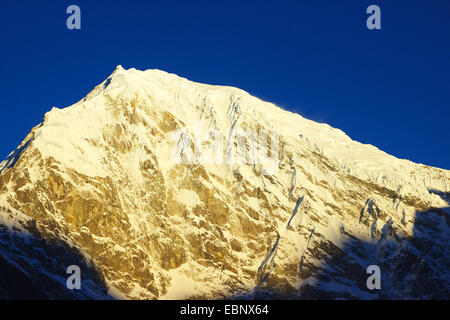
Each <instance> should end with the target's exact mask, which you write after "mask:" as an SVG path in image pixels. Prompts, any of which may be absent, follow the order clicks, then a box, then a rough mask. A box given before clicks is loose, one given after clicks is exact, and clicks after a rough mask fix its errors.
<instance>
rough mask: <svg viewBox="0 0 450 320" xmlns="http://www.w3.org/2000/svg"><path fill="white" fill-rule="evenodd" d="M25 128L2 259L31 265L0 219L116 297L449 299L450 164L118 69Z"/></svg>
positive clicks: (6, 168) (8, 191)
mask: <svg viewBox="0 0 450 320" xmlns="http://www.w3.org/2000/svg"><path fill="white" fill-rule="evenodd" d="M33 132H34V134H33V138H32V139H30V137H28V138H27V141H26V143H22V144H21V145H20V147H19V148H18V149H17V150H16V151H14V152H13V153H12V154H11V155H10V156H9V157H8V158H7V159H6V160H5V161H4V162H2V163H1V164H0V169H1V170H0V250H4V251H5V252H6V254H2V255H0V259H3V258H2V257H4V256H8V255H9V256H11V257H13V258H11V259H12V260H11V261H12V262H11V263H9V262H4V263H7V264H8V265H11V266H14V265H17V264H20V263H24V262H23V261H25V262H26V261H30V263H29V265H28V264H27V265H26V267H25V268H24V269H26V270H27V273H28V274H31V275H33V274H35V273H38V274H41V273H42V272H41V270H34V269H33V265H34V262H33V260H34V259H37V258H36V257H34V256H33V255H27V254H28V253H27V252H28V251H27V250H25V249H26V241H24V243H23V244H22V243H21V244H20V245H21V246H22V247H23V248H22V249H24V250H15V251H14V250H13V249H9V246H8V245H5V246H2V245H3V242H2V240H1V239H3V238H4V237H1V235H2V232H4V228H2V226H1V225H5V226H6V227H7V229H8V230H15V229H14V228H16V229H19V230H21V232H23V233H24V234H25V233H26V232H28V233H33V235H34V236H35V237H37V238H38V237H42V238H44V239H45V240H46V241H47V240H49V241H50V240H51V241H53V242H56V243H60V244H61V245H68V244H69V245H70V247H74V248H77V252H78V251H79V252H80V254H81V255H82V257H83V259H86V260H88V261H90V263H91V264H92V265H93V266H95V268H93V269H95V270H97V269H98V270H99V272H100V273H101V276H102V277H104V279H105V281H106V283H107V286H108V288H109V290H110V293H113V292H114V293H120V296H125V297H127V298H136V299H163V298H167V299H174V298H198V297H206V298H218V297H233V296H235V295H244V296H248V297H270V296H277V297H287V296H288V297H291V298H296V297H297V298H298V297H307V296H308V295H309V296H312V297H335V298H377V297H378V298H384V297H391V298H399V297H401V298H407V297H418V294H419V295H420V297H422V298H423V297H427V295H429V292H428V291H429V290H432V291H433V292H435V294H436V295H437V296H438V297H444V298H445V297H447V296H448V290H447V289H446V288H448V286H447V287H445V286H442V283H443V282H444V283H446V284H448V279H449V277H448V270H446V269H445V265H443V266H442V265H440V264H439V263H438V261H437V260H436V259H439V257H441V256H443V255H444V254H445V252H446V250H447V245H448V244H447V238H446V237H447V234H448V229H447V228H448V226H447V222H446V217H447V216H448V206H449V204H448V202H447V201H448V194H449V193H450V172H449V171H448V170H443V169H438V168H432V167H427V166H423V165H420V164H415V163H412V162H410V161H407V160H401V159H397V158H395V157H393V156H391V155H388V154H386V153H384V152H382V151H380V150H379V149H377V148H375V147H373V146H370V145H363V144H361V143H359V142H356V141H353V140H351V139H350V138H349V137H348V136H347V135H345V134H344V133H343V132H342V131H340V130H338V129H334V128H332V127H330V126H329V125H326V124H320V123H316V122H314V121H311V120H308V119H305V118H303V117H301V116H300V115H298V114H295V113H291V112H288V111H285V110H283V109H281V108H279V107H277V106H276V105H274V104H272V103H268V102H265V101H262V100H260V99H258V98H256V97H253V96H251V95H250V94H248V93H246V92H245V91H242V90H240V89H237V88H232V87H225V86H214V85H207V84H200V83H196V82H192V81H189V80H187V79H185V78H182V77H179V76H177V75H174V74H170V73H167V72H164V71H161V70H147V71H139V70H136V69H134V68H131V69H128V70H125V69H123V68H122V67H121V66H117V68H116V69H115V71H114V72H113V74H112V75H111V76H110V77H108V78H107V80H105V81H104V82H102V83H101V84H99V85H98V86H97V87H96V88H95V89H94V90H93V91H92V92H91V93H89V95H88V96H87V97H86V98H85V99H83V100H81V101H79V102H77V103H76V104H74V105H72V106H70V107H67V108H64V109H56V108H54V109H52V110H51V111H50V112H48V113H47V114H46V117H45V121H44V122H43V123H42V124H41V125H40V126H38V127H36V128H35V129H34V131H33ZM261 159H262V160H264V161H259V160H261ZM265 160H267V161H265ZM33 226H34V227H33ZM6 227H5V228H6ZM8 232H12V231H8ZM36 241H37V240H36ZM417 243H419V244H420V245H418V244H417ZM8 250H9V251H8ZM43 250H45V248H44V249H43ZM2 252H3V251H2ZM17 252H24V253H23V256H18V255H17ZM49 254H51V251H49ZM74 256H76V255H75V254H73V253H72V252H71V253H70V254H67V257H69V258H70V259H72V260H70V264H74V262H73V259H74ZM436 257H438V258H436ZM38 258H39V257H38ZM69 258H67V259H69ZM39 259H48V260H49V261H50V262H51V261H52V257H51V256H50V257H46V256H44V255H42V256H41V257H40V258H39ZM83 261H84V260H83ZM331 261H333V264H331V263H330V262H331ZM50 262H48V261H47V263H44V262H43V263H42V265H45V266H47V265H51V263H50ZM67 262H69V260H67ZM1 263H3V261H2V260H0V264H1ZM411 263H412V264H413V265H411ZM372 264H377V265H379V266H380V267H381V268H382V269H383V270H384V271H383V274H385V275H386V278H383V279H385V280H383V281H385V282H383V283H384V285H383V288H382V291H380V292H373V291H370V290H368V289H367V288H366V287H365V286H366V282H365V279H363V278H364V277H365V276H366V274H367V273H366V268H367V266H368V265H372ZM80 265H83V264H81V263H80ZM348 270H352V272H350V273H349V272H348ZM91 273H92V272H91ZM49 274H54V277H55V279H59V278H61V277H64V276H65V270H63V273H62V274H58V270H53V269H52V272H51V273H49ZM36 276H37V275H36ZM361 279H363V280H361ZM430 279H431V280H430ZM425 280H426V281H425ZM404 281H408V283H407V284H406V285H405V284H404ZM386 283H387V284H388V285H385V284H386ZM2 285H3V284H2V282H1V281H0V292H2V291H4V290H2V287H1V286H2ZM404 288H408V289H407V290H406V289H404ZM427 290H428V291H427ZM446 290H447V291H446ZM55 292H58V290H55ZM418 292H419V293H418ZM55 294H56V293H55ZM68 294H70V293H68ZM55 298H57V297H55Z"/></svg>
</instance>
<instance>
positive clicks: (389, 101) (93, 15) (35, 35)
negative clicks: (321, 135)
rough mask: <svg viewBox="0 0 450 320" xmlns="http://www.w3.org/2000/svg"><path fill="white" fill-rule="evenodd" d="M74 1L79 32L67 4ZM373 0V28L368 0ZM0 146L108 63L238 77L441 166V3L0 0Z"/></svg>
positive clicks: (281, 101)
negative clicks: (377, 13) (376, 19)
mask: <svg viewBox="0 0 450 320" xmlns="http://www.w3.org/2000/svg"><path fill="white" fill-rule="evenodd" d="M71 4H76V5H78V6H79V7H80V8H81V30H68V29H67V28H66V19H67V17H68V14H66V8H67V7H68V6H69V5H71ZM371 4H376V5H378V6H379V7H380V8H381V27H382V29H381V30H368V29H367V28H366V19H367V17H368V15H367V14H366V8H367V7H368V6H369V5H371ZM0 23H1V28H0V39H1V47H0V59H1V64H0V74H1V77H0V93H1V102H0V105H1V117H0V119H1V122H0V137H1V138H0V157H1V158H3V157H6V155H7V154H8V153H9V152H10V151H11V150H13V149H14V148H15V147H16V146H17V145H18V144H19V143H20V142H21V140H22V139H23V138H24V137H25V136H26V134H27V133H28V132H29V131H30V129H31V128H32V127H33V126H35V125H37V124H39V123H40V122H41V120H42V118H43V116H44V114H45V112H47V111H49V110H50V109H51V107H52V106H57V107H59V108H63V107H66V106H69V105H71V104H73V103H75V102H76V101H78V100H79V99H81V98H83V97H84V96H85V95H86V94H87V93H88V92H89V91H90V90H92V89H93V87H94V86H95V85H97V84H98V83H100V82H102V81H103V80H104V79H105V78H106V77H107V76H108V75H109V74H111V73H112V71H113V70H114V68H115V66H116V65H118V64H121V65H123V66H124V67H125V68H131V67H135V68H137V69H149V68H158V69H162V70H165V71H168V72H173V73H176V74H178V75H180V76H184V77H187V78H188V79H190V80H193V81H198V82H203V83H210V84H221V85H230V86H236V87H239V88H242V89H244V90H246V91H248V92H250V93H252V94H254V95H256V96H258V97H260V98H262V99H265V100H268V101H271V102H274V103H276V104H278V105H280V106H282V107H284V108H286V109H289V110H291V111H295V112H298V113H300V114H301V115H303V116H305V117H307V118H310V119H312V120H316V121H320V122H326V123H329V124H330V125H332V126H334V127H337V128H340V129H342V130H343V131H344V132H346V133H347V134H348V135H349V136H350V137H351V138H353V139H355V140H358V141H360V142H363V143H370V144H373V145H375V146H377V147H378V148H380V149H382V150H384V151H386V152H388V153H390V154H393V155H395V156H397V157H400V158H406V159H410V160H412V161H415V162H420V163H424V164H427V165H433V166H438V167H442V168H446V169H450V130H449V127H450V108H449V104H450V77H449V74H450V1H448V0H433V1H426V0H421V1H415V0H408V1H404V0H395V1H375V0H371V1H363V0H361V1H358V0H340V1H335V0H328V1H324V0H315V1H310V0H297V1H264V0H261V1H228V0H227V1H195V0H192V1H167V0H166V1H155V0H151V1H133V0H128V1H123V0H115V1H99V0H96V1H79V0H72V1H61V0H58V1H56V0H54V1H16V0H14V1H10V0H6V1H5V0H3V1H2V2H1V3H0Z"/></svg>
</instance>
